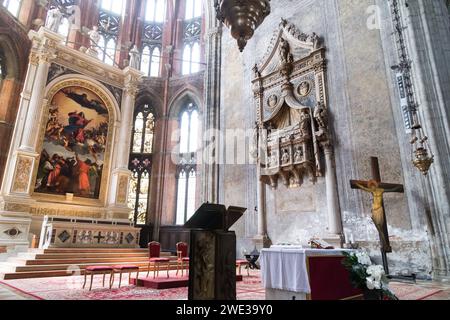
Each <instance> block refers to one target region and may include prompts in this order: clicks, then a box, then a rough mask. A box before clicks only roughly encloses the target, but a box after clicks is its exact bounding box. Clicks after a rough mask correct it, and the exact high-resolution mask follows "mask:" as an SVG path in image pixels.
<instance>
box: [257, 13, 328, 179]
mask: <svg viewBox="0 0 450 320" xmlns="http://www.w3.org/2000/svg"><path fill="white" fill-rule="evenodd" d="M321 42H322V41H321V38H320V37H319V36H318V35H316V34H315V33H313V34H311V35H308V34H305V33H303V32H301V31H300V30H298V29H297V27H296V26H295V25H293V24H291V23H289V22H288V21H287V20H284V19H282V21H281V23H280V25H279V28H278V29H277V30H276V31H275V32H274V36H273V37H272V40H271V42H270V45H269V47H268V50H267V52H266V54H265V55H264V57H263V58H262V59H261V62H260V63H259V64H256V65H255V67H254V68H253V71H254V80H253V81H252V85H253V92H254V99H255V109H256V118H257V123H256V128H255V132H257V133H258V134H257V138H256V141H257V146H258V148H257V150H258V155H257V157H258V165H259V166H260V179H261V181H263V182H264V183H265V184H268V185H270V186H272V188H277V186H278V182H279V180H280V179H281V180H282V182H283V184H284V185H286V186H287V187H291V188H293V187H299V186H301V185H302V184H303V180H304V178H305V177H307V176H309V178H310V179H311V181H313V182H314V181H315V180H316V178H317V177H321V176H323V175H324V168H323V165H322V160H321V153H322V152H323V150H325V149H327V148H331V143H330V136H329V129H328V116H327V88H326V83H327V80H326V57H325V54H326V49H325V48H324V47H323V45H322V43H321Z"/></svg>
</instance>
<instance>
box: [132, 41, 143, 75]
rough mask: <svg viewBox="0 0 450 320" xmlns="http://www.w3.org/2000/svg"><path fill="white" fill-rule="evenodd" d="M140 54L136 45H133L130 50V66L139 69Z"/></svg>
mask: <svg viewBox="0 0 450 320" xmlns="http://www.w3.org/2000/svg"><path fill="white" fill-rule="evenodd" d="M140 58H141V54H140V53H139V50H138V47H137V45H134V46H133V48H132V49H131V50H130V67H131V68H134V69H137V70H139V68H140V64H141V63H140V60H141V59H140Z"/></svg>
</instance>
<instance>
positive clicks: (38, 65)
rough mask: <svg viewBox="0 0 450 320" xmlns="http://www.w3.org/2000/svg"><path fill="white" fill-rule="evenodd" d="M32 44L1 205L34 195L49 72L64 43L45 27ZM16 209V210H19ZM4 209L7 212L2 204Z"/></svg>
mask: <svg viewBox="0 0 450 320" xmlns="http://www.w3.org/2000/svg"><path fill="white" fill-rule="evenodd" d="M29 38H30V39H31V41H32V49H31V54H30V63H29V66H28V71H27V72H28V73H27V76H26V79H25V83H24V89H23V91H22V94H21V101H20V106H19V112H18V119H17V123H16V126H15V129H14V133H13V138H12V141H11V148H10V151H9V156H8V163H7V167H6V168H7V169H6V172H8V173H10V174H5V177H4V181H3V185H2V192H1V196H2V201H0V202H2V203H3V202H4V198H5V197H20V198H21V200H20V201H19V202H22V204H23V202H24V201H25V198H29V196H30V194H31V191H32V190H31V182H32V180H33V179H32V174H33V172H34V167H35V165H36V164H37V163H36V162H37V158H38V157H39V153H38V150H36V148H37V138H38V134H37V132H39V124H40V123H41V117H42V112H43V109H44V108H43V106H44V105H45V104H46V101H45V100H44V91H45V86H46V81H47V75H48V70H49V67H50V64H51V61H52V59H54V58H55V57H56V55H55V52H56V47H57V45H58V44H59V43H61V42H62V41H63V37H62V36H61V35H58V34H55V33H53V32H51V31H49V30H47V29H46V28H44V27H42V28H41V29H40V30H39V31H38V32H35V31H30V33H29ZM16 207H17V206H16ZM3 209H5V210H7V208H5V206H4V204H3Z"/></svg>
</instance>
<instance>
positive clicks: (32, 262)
mask: <svg viewBox="0 0 450 320" xmlns="http://www.w3.org/2000/svg"><path fill="white" fill-rule="evenodd" d="M169 258H170V257H169ZM173 259H176V257H173ZM18 260H19V259H18ZM127 261H135V262H147V261H148V257H133V258H130V257H124V258H85V259H83V258H70V259H41V260H24V261H23V265H27V266H36V265H50V264H82V263H84V264H86V263H94V264H95V263H115V264H120V263H124V262H127ZM18 262H19V261H18Z"/></svg>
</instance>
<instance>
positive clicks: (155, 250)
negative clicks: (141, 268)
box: [147, 241, 170, 279]
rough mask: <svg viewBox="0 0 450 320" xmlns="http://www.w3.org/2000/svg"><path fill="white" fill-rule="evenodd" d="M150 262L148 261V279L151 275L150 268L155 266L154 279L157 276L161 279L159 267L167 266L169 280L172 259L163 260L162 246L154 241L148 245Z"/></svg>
mask: <svg viewBox="0 0 450 320" xmlns="http://www.w3.org/2000/svg"><path fill="white" fill-rule="evenodd" d="M148 252H149V260H148V272H147V277H148V275H149V274H150V267H151V266H152V264H153V279H155V278H156V276H158V277H159V266H160V265H161V264H165V265H167V278H169V269H170V259H169V258H161V244H160V243H159V242H156V241H153V242H150V243H149V244H148Z"/></svg>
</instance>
